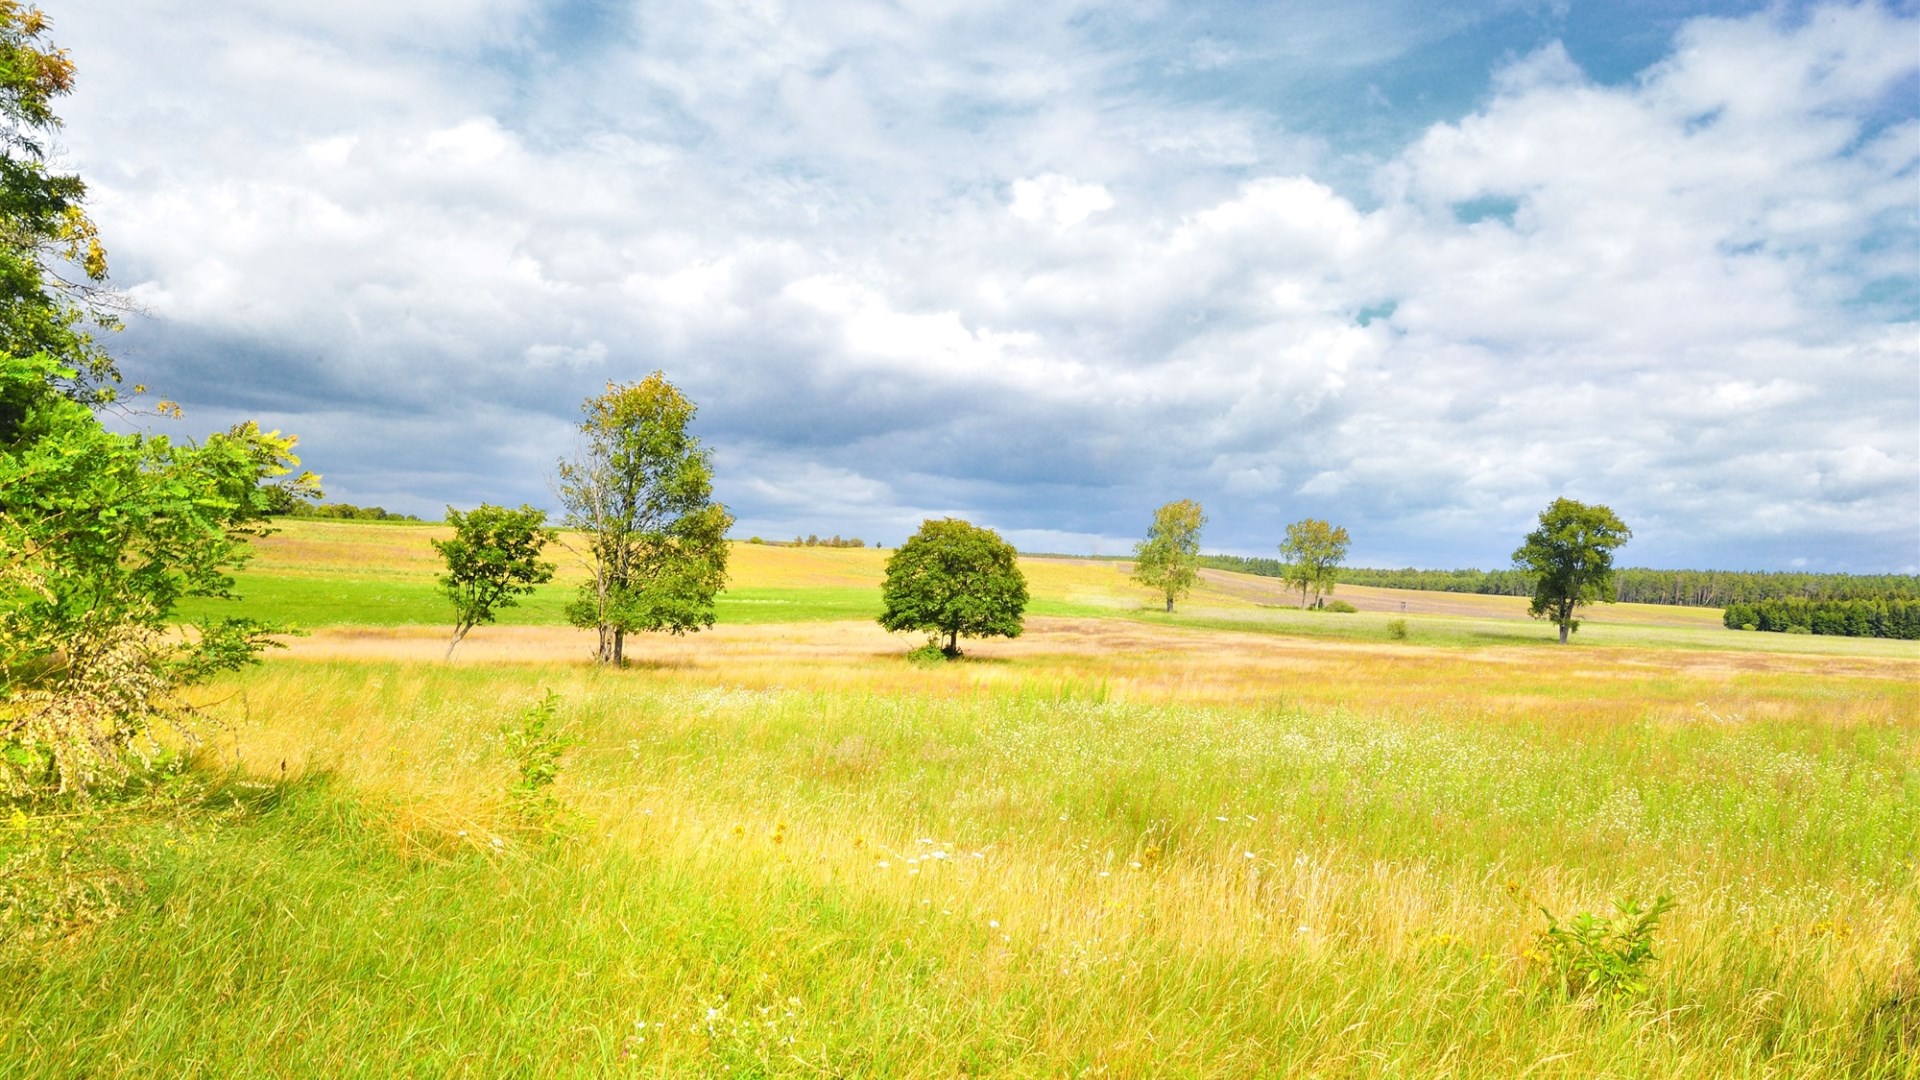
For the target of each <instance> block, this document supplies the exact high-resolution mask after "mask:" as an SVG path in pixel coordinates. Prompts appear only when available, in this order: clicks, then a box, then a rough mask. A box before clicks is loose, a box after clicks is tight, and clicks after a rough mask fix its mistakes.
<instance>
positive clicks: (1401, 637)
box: [1387, 619, 1407, 641]
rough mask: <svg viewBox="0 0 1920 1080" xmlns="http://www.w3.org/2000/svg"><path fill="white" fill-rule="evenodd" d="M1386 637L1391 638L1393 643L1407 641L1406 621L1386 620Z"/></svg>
mask: <svg viewBox="0 0 1920 1080" xmlns="http://www.w3.org/2000/svg"><path fill="white" fill-rule="evenodd" d="M1387 636H1388V637H1390V638H1392V639H1393V640H1395V641H1405V640H1407V620H1405V619H1388V620H1387Z"/></svg>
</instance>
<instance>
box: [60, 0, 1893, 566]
mask: <svg viewBox="0 0 1920 1080" xmlns="http://www.w3.org/2000/svg"><path fill="white" fill-rule="evenodd" d="M49 6H50V11H49V14H50V15H51V16H52V17H53V20H54V26H55V33H56V36H57V38H58V40H59V42H60V43H61V44H63V45H65V46H66V47H68V48H69V49H70V50H71V52H72V55H73V57H74V59H75V61H76V62H77V63H78V65H79V70H80V76H81V82H80V87H79V90H78V92H77V94H76V95H75V97H74V99H72V100H71V101H70V102H69V103H68V107H67V109H66V110H65V111H66V116H67V121H68V123H67V128H66V131H65V133H64V143H65V155H66V159H67V161H68V162H69V163H70V164H71V165H73V166H74V167H75V168H77V169H79V170H80V171H81V172H82V174H83V175H84V176H85V177H86V178H87V179H88V181H89V182H90V184H91V186H92V193H93V194H92V199H93V206H94V209H95V211H96V217H97V218H98V221H99V224H100V226H101V228H102V231H103V234H104V235H105V237H106V239H107V241H108V244H109V250H110V251H111V253H112V255H113V259H114V264H113V265H114V280H115V282H116V284H117V285H118V286H119V287H121V288H122V289H124V290H126V291H127V292H128V293H129V294H130V295H131V296H132V297H133V298H134V299H135V300H136V301H137V302H138V303H140V305H141V306H142V307H143V308H144V309H145V311H146V312H147V314H146V315H145V316H144V317H142V318H139V319H137V320H135V321H134V324H133V325H132V326H131V327H130V328H129V329H128V330H127V331H126V332H125V333H124V334H123V335H121V336H120V339H119V341H118V342H117V343H116V348H117V351H118V352H119V353H120V354H121V355H122V356H123V357H124V366H125V367H126V369H127V371H128V373H129V374H130V376H132V377H133V378H136V379H138V380H140V381H143V382H146V383H149V384H150V385H152V386H154V387H155V388H156V389H157V390H158V391H159V392H161V393H163V394H165V395H166V396H169V397H172V398H175V399H178V400H179V401H180V402H181V403H182V404H183V405H184V406H185V407H186V409H187V413H188V415H187V419H186V421H184V422H182V423H181V424H173V425H165V426H164V429H165V430H168V431H170V432H174V433H190V432H191V431H194V430H205V429H209V428H213V427H217V426H224V425H225V424H227V423H230V422H232V421H233V420H235V419H238V418H241V417H258V418H260V419H261V420H263V421H264V422H266V423H267V424H268V425H270V426H276V427H280V428H283V429H286V430H289V431H294V432H298V433H299V434H300V435H301V436H302V446H303V449H304V451H305V453H306V457H307V461H308V464H310V465H311V466H313V467H314V468H315V469H317V470H318V471H320V472H322V473H323V474H324V475H325V478H326V486H327V489H328V494H329V497H330V498H334V499H338V500H344V501H351V502H357V503H378V504H382V505H386V506H388V507H390V508H395V509H406V510H411V511H414V512H418V513H422V514H426V515H437V514H438V512H439V510H440V508H441V507H442V506H443V505H444V504H446V503H454V504H457V505H471V504H473V503H477V502H479V501H481V500H486V501H491V502H503V503H518V502H521V501H523V500H524V501H532V502H535V503H548V502H550V501H551V499H550V497H549V496H548V494H547V480H546V477H547V474H548V473H549V472H550V470H551V467H552V462H553V461H554V459H555V458H557V457H558V456H559V455H560V454H562V453H564V452H566V451H567V450H568V449H569V448H570V446H571V428H570V424H571V422H572V420H573V419H574V417H575V415H576V412H577V408H578V405H579V402H580V401H581V400H582V399H583V398H584V397H586V396H587V395H589V394H591V393H594V392H596V391H597V390H598V389H600V388H601V387H602V386H604V384H605V383H606V382H607V381H609V380H628V379H637V378H640V377H643V376H644V375H645V374H647V373H648V372H650V371H652V370H654V369H655V368H659V369H663V370H664V371H666V373H667V375H668V377H669V378H671V379H673V380H674V381H675V382H676V383H678V384H679V385H681V386H682V387H683V388H684V389H685V390H686V391H687V392H688V393H689V394H690V395H691V396H692V397H693V398H694V399H695V400H696V401H697V402H698V403H699V405H700V407H701V414H700V418H699V421H698V428H699V431H700V433H701V434H702V436H703V437H704V438H705V439H706V441H707V443H708V445H709V446H710V447H711V448H712V449H713V451H714V454H715V459H716V463H717V467H718V485H717V486H718V493H719V495H720V497H721V498H722V499H723V500H724V501H725V502H727V503H728V505H729V506H730V508H732V510H733V511H734V512H735V514H736V515H737V516H738V518H739V519H740V524H739V528H738V530H737V531H738V532H739V534H740V535H743V536H744V535H751V534H760V535H766V536H770V537H777V536H791V535H794V534H796V533H809V532H818V533H822V534H826V533H834V532H837V533H841V534H843V535H857V536H862V537H865V538H868V539H870V540H873V539H877V540H880V541H883V542H887V543H897V542H899V541H900V540H901V539H903V538H904V537H905V536H907V535H908V534H909V533H911V532H912V530H913V529H914V528H915V527H917V525H918V523H919V521H920V520H921V519H923V518H925V517H928V516H939V515H946V514H953V515H958V516H964V517H967V518H970V519H972V520H974V521H977V522H980V523H983V524H987V525H991V526H993V527H994V528H997V529H999V530H1000V531H1001V532H1003V533H1004V534H1006V535H1008V536H1009V537H1010V538H1012V539H1013V540H1014V541H1015V542H1016V543H1018V544H1020V545H1021V546H1022V547H1023V548H1025V549H1028V550H1056V551H1099V552H1106V553H1114V552H1119V551H1123V550H1125V549H1126V548H1127V547H1128V546H1129V545H1130V544H1131V543H1132V542H1133V541H1134V540H1135V539H1137V538H1138V536H1139V535H1140V534H1141V533H1142V532H1143V531H1144V529H1145V527H1146V525H1147V523H1148V521H1149V519H1150V515H1151V512H1152V509H1153V508H1154V507H1155V506H1157V505H1159V504H1160V503H1163V502H1166V501H1168V500H1171V499H1176V498H1194V499H1197V500H1199V501H1200V502H1202V503H1203V504H1204V505H1205V507H1206V509H1207V513H1208V518H1209V524H1208V528H1207V532H1206V539H1207V544H1208V547H1209V548H1211V549H1214V550H1222V551H1232V552H1238V553H1243V554H1267V553H1271V552H1272V550H1273V546H1274V545H1275V544H1276V543H1277V542H1278V541H1279V539H1280V538H1281V537H1282V536H1283V535H1284V528H1285V525H1286V523H1287V522H1290V521H1295V520H1298V519H1300V518H1303V517H1308V516H1313V517H1323V518H1328V519H1330V520H1333V521H1335V522H1337V523H1340V524H1344V525H1345V526H1346V527H1347V528H1348V529H1349V531H1350V532H1351V533H1352V535H1353V537H1354V545H1353V556H1352V561H1354V562H1356V563H1363V564H1373V565H1408V564H1413V565H1424V566H1464V565H1479V566H1496V565H1502V564H1504V563H1505V561H1506V558H1507V555H1508V553H1509V552H1511V551H1512V549H1513V547H1514V546H1515V545H1516V543H1517V542H1518V539H1519V537H1520V536H1521V535H1522V534H1523V533H1524V532H1525V531H1526V530H1527V528H1528V527H1529V526H1530V524H1531V521H1532V519H1533V517H1534V516H1535V515H1536V514H1537V513H1538V512H1539V510H1540V509H1541V508H1542V507H1544V506H1545V505H1546V504H1547V503H1548V502H1550V501H1551V500H1552V499H1553V498H1555V497H1557V496H1560V495H1567V496H1571V497H1574V498H1579V499H1583V500H1588V501H1598V502H1604V503H1607V504H1609V505H1611V506H1612V507H1613V508H1614V509H1615V510H1616V511H1618V512H1619V513H1620V514H1621V516H1622V517H1623V518H1624V519H1625V520H1626V521H1627V522H1628V523H1629V524H1630V525H1631V526H1632V527H1633V528H1634V531H1635V539H1634V541H1633V543H1632V544H1631V545H1630V546H1629V547H1627V548H1626V549H1625V550H1624V552H1623V556H1624V559H1625V561H1626V562H1628V563H1632V564H1636V565H1659V566H1697V567H1726V568H1757V569H1786V568H1791V567H1802V566H1804V567H1807V568H1811V569H1822V570H1853V571H1880V570H1904V571H1909V572H1912V571H1915V570H1917V569H1920V322H1917V321H1916V320H1917V319H1920V13H1917V12H1916V9H1915V5H1914V4H1911V3H1907V4H1857V5H1807V4H1787V5H1767V6H1761V5H1753V4H1733V3H1718V4H1704V3H1703V4H1687V3H1647V2H1642V3H1634V2H1624V3H1623V2H1615V3H1591V2H1579V0H1559V2H1525V0H1514V2H1505V3H1499V2H1495V3H1478V4H1450V5H1430V4H1416V3H1412V2H1394V0H1387V2H1371V3H1343V4H1339V5H1308V4H1298V3H1293V4H1289V3H1266V4H1252V3H1239V4H1230V3H1217V4H1172V3H1073V2H1068V3H1047V2H1036V0H1027V2H1022V3H991V2H982V0H975V2H967V3H962V2H952V0H915V2H902V3H877V2H850V0H829V2H820V3H812V4H805V5H798V4H793V5H790V4H784V3H778V2H771V0H764V2H742V3H719V2H715V3H647V4H629V3H618V2H612V0H566V2H559V3H538V2H534V0H417V2H413V3H406V4H395V3H391V2H376V0H339V2H336V3H333V4H330V5H327V6H325V7H321V6H318V5H307V4H293V3H288V4H264V5H263V4H257V3H249V2H243V0H197V2H194V3H191V4H189V3H186V2H184V0H175V2H165V0H153V2H147V3H138V4H130V5H111V6H110V7H111V9H112V10H107V7H109V6H107V5H78V4H66V5H63V4H59V3H53V4H50V5H49ZM156 425H157V426H158V422H156Z"/></svg>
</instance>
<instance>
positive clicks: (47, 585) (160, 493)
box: [0, 355, 311, 795]
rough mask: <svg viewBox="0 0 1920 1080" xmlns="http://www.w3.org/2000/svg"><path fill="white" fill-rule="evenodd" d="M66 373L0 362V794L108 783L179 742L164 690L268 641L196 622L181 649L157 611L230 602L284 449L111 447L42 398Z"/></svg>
mask: <svg viewBox="0 0 1920 1080" xmlns="http://www.w3.org/2000/svg"><path fill="white" fill-rule="evenodd" d="M74 374H75V373H74V371H73V369H71V368H64V369H56V368H52V367H51V365H50V364H49V362H48V361H47V360H46V359H45V358H44V357H25V358H23V357H15V356H4V355H0V387H4V389H5V390H6V392H8V393H9V394H10V395H12V397H11V398H10V399H11V400H15V401H23V402H25V403H26V407H25V408H24V409H23V410H22V412H21V414H20V418H19V421H18V423H17V425H16V427H15V429H14V432H13V438H12V439H11V440H9V441H8V442H7V443H6V444H4V445H0V794H12V795H20V794H25V793H28V792H31V791H35V790H43V789H57V790H60V791H77V790H84V789H86V788H89V787H93V786H95V785H97V784H99V783H102V782H106V781H111V780H116V779H119V778H121V777H124V776H125V775H127V773H128V771H129V770H130V768H131V767H133V766H134V765H135V764H137V762H138V761H139V760H140V759H142V758H145V759H148V760H151V758H152V757H153V755H154V754H155V753H157V752H158V751H159V749H160V745H161V744H160V742H159V739H158V737H157V736H158V732H159V731H160V730H161V729H171V730H173V731H175V732H176V733H177V734H179V735H180V736H182V737H183V738H184V739H185V740H186V741H187V742H189V743H190V742H191V741H192V740H193V738H194V734H195V733H194V728H195V726H196V721H197V720H198V715H197V714H196V713H195V712H194V710H193V709H192V707H191V705H190V704H189V703H188V702H187V701H186V700H185V699H184V698H183V697H182V696H181V695H180V692H179V691H180V690H181V689H182V688H184V687H186V686H189V685H192V684H194V683H197V682H200V681H203V680H204V679H206V678H208V677H210V676H212V675H213V674H215V673H217V672H221V671H227V670H231V669H234V668H237V667H240V666H243V665H245V664H247V663H250V662H252V661H253V660H255V659H256V658H257V657H258V655H259V653H260V651H261V650H262V649H264V648H265V647H267V645H269V644H270V642H269V640H268V635H269V634H270V633H271V632H272V631H273V629H274V628H272V627H269V626H266V625H264V624H261V623H258V622H256V621H254V620H251V619H246V618H225V619H217V620H215V619H208V620H205V621H203V622H201V623H200V624H199V625H198V626H197V627H196V628H195V629H194V632H193V633H191V634H184V635H183V634H181V633H179V632H178V628H177V626H176V625H175V623H176V622H177V619H176V615H175V612H176V610H177V608H178V605H179V603H180V601H181V600H183V599H186V598H188V597H231V595H232V592H231V587H232V583H233V582H232V578H231V577H230V575H229V571H231V570H232V569H234V568H236V567H238V566H240V565H241V564H242V563H243V562H244V561H245V560H246V557H247V541H248V539H249V538H250V537H252V536H257V535H262V534H264V533H265V532H266V531H267V529H266V528H265V526H264V521H265V516H266V513H265V512H266V496H265V495H264V493H263V490H262V483H261V482H262V480H264V479H266V478H269V477H273V476H279V475H284V474H286V473H287V472H288V471H289V469H290V468H291V467H292V466H293V465H296V464H298V459H296V458H295V457H294V456H293V452H292V451H293V443H294V440H293V439H292V438H290V437H284V436H281V435H280V434H279V433H278V432H262V431H260V430H259V428H258V427H256V426H254V425H253V424H251V423H248V424H241V425H238V426H236V427H235V428H233V429H232V430H230V431H227V432H224V433H221V434H216V435H213V436H210V437H209V438H208V439H207V440H206V441H205V442H204V443H201V444H200V445H197V446H195V445H191V444H178V443H174V442H172V441H170V440H168V439H167V438H165V437H162V436H144V435H122V434H117V433H115V432H111V431H108V430H106V429H105V428H104V427H103V426H102V425H101V424H100V421H99V419H98V418H97V417H96V416H95V415H94V414H93V412H92V410H91V409H89V408H88V407H87V406H85V405H82V404H80V403H79V402H77V401H74V400H72V399H71V398H69V397H67V396H64V395H62V394H61V393H59V392H56V390H55V389H54V387H55V384H56V383H57V382H58V381H60V380H63V379H68V378H71V377H73V375H74ZM27 383H34V384H37V385H35V386H30V387H23V384H27ZM306 479H307V481H309V482H310V481H311V477H307V478H306Z"/></svg>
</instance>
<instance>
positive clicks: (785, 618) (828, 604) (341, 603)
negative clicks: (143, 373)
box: [181, 573, 880, 628]
mask: <svg viewBox="0 0 1920 1080" xmlns="http://www.w3.org/2000/svg"><path fill="white" fill-rule="evenodd" d="M236 591H237V592H238V593H239V594H240V596H241V597H242V599H241V600H239V601H227V600H194V601H192V602H190V603H187V604H184V605H182V611H181V614H182V615H183V616H184V617H185V618H186V619H188V620H195V619H201V618H221V617H225V616H229V615H247V616H250V617H252V618H256V619H260V620H262V621H265V622H270V623H275V624H279V625H286V626H294V627H302V628H309V627H323V626H435V625H439V624H442V623H445V624H447V625H448V626H451V625H452V621H453V606H452V604H451V603H450V602H448V600H447V598H446V597H445V596H444V595H442V594H441V593H440V591H439V590H438V588H436V587H435V585H434V584H433V582H432V581H431V580H422V579H420V578H418V577H405V576H399V575H372V574H369V575H365V576H352V577H349V576H344V575H332V574H328V575H300V574H288V573H273V574H243V575H242V576H241V578H240V580H239V584H238V586H237V590H236ZM574 595H575V592H574V590H573V589H572V588H571V587H568V586H563V585H544V586H540V587H538V588H536V589H535V590H534V592H533V593H532V594H531V595H529V596H524V597H521V598H520V601H519V603H518V604H517V605H516V606H514V607H511V608H506V609H504V610H502V611H501V612H500V613H499V625H503V626H565V625H567V614H566V610H567V604H568V603H569V602H570V601H572V600H573V598H574ZM879 614H880V593H879V590H877V589H861V588H848V587H832V586H828V587H818V588H789V589H782V588H742V589H728V590H726V591H725V592H723V593H721V594H720V596H719V597H718V598H717V599H716V601H715V603H714V615H715V618H716V619H717V621H719V622H721V623H725V624H741V625H745V624H753V623H769V622H812V621H818V620H830V619H871V618H874V617H876V616H878V615H879Z"/></svg>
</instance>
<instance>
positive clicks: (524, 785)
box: [500, 690, 579, 825]
mask: <svg viewBox="0 0 1920 1080" xmlns="http://www.w3.org/2000/svg"><path fill="white" fill-rule="evenodd" d="M559 704H560V695H559V694H556V693H554V692H553V691H551V690H549V691H547V694H546V696H545V697H543V698H541V699H540V700H539V701H537V702H535V703H533V704H532V705H530V706H528V707H527V708H526V710H525V711H523V712H522V713H521V714H520V716H519V717H518V718H517V719H516V720H515V721H513V722H510V723H508V724H506V725H505V726H503V727H502V728H501V729H500V743H501V748H502V749H503V750H505V751H506V755H507V760H509V761H511V762H512V763H513V768H514V772H515V773H516V774H517V777H516V779H515V780H514V782H513V784H512V785H511V786H509V787H508V788H507V798H508V800H509V801H510V802H511V803H512V805H513V808H514V811H515V812H516V813H517V814H519V815H520V818H521V820H522V821H523V822H524V823H526V824H529V825H545V824H550V823H551V822H552V821H553V819H554V818H555V816H556V814H557V813H558V810H559V804H558V803H557V802H556V801H555V800H554V798H553V792H552V791H551V790H550V789H551V788H552V787H553V782H554V780H556V779H558V778H559V775H560V755H561V754H564V753H566V751H567V748H568V747H570V746H572V745H573V744H574V743H576V742H578V741H579V740H578V739H575V738H573V737H571V736H569V735H567V734H565V733H564V732H561V731H557V730H555V729H554V726H553V714H554V710H555V709H556V708H558V706H559Z"/></svg>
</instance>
